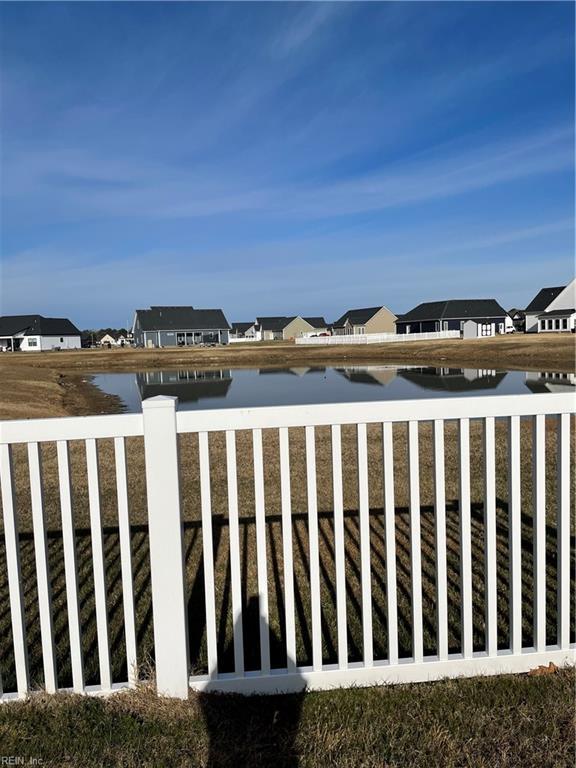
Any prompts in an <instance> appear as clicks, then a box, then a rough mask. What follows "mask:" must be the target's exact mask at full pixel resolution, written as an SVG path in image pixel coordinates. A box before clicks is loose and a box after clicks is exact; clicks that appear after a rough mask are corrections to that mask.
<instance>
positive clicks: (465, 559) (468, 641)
mask: <svg viewBox="0 0 576 768" xmlns="http://www.w3.org/2000/svg"><path fill="white" fill-rule="evenodd" d="M458 443H459V464H460V466H459V474H460V580H461V598H460V599H461V606H460V609H461V614H462V655H463V657H464V658H465V659H471V658H472V655H473V634H472V525H471V519H470V419H460V420H459V434H458Z"/></svg>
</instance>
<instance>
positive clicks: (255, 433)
mask: <svg viewBox="0 0 576 768" xmlns="http://www.w3.org/2000/svg"><path fill="white" fill-rule="evenodd" d="M252 440H253V453H254V503H255V513H256V558H257V566H258V604H259V616H260V667H261V670H262V672H263V673H264V674H268V673H269V672H270V619H269V612H268V561H267V556H266V507H265V501H264V465H263V458H262V430H261V429H253V430H252Z"/></svg>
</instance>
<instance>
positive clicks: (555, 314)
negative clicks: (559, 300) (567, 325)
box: [538, 307, 576, 317]
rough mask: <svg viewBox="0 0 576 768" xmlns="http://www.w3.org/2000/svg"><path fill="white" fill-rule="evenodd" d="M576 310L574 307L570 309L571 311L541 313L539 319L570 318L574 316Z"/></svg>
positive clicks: (559, 310)
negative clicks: (569, 316)
mask: <svg viewBox="0 0 576 768" xmlns="http://www.w3.org/2000/svg"><path fill="white" fill-rule="evenodd" d="M574 312H576V310H575V309H574V307H570V309H553V310H551V311H550V312H541V313H540V314H539V315H538V317H568V315H572V314H573V313H574Z"/></svg>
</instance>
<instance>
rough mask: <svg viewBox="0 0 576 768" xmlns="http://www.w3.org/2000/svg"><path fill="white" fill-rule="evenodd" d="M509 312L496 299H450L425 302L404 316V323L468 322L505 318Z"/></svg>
mask: <svg viewBox="0 0 576 768" xmlns="http://www.w3.org/2000/svg"><path fill="white" fill-rule="evenodd" d="M506 314H507V312H506V310H505V309H503V308H502V307H501V306H500V304H498V302H497V301H496V300H495V299H448V300H446V301H425V302H423V303H422V304H418V306H417V307H414V309H411V310H410V311H409V312H406V313H405V314H404V315H402V322H403V323H404V322H415V321H424V320H466V319H467V318H469V319H477V318H482V317H503V316H504V315H506Z"/></svg>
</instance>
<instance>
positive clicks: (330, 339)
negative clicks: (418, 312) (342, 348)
mask: <svg viewBox="0 0 576 768" xmlns="http://www.w3.org/2000/svg"><path fill="white" fill-rule="evenodd" d="M459 338H460V331H428V332H427V333H361V334H360V333H359V334H349V335H343V336H302V337H298V338H297V339H295V341H296V344H384V343H387V342H394V341H431V340H433V339H459Z"/></svg>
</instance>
